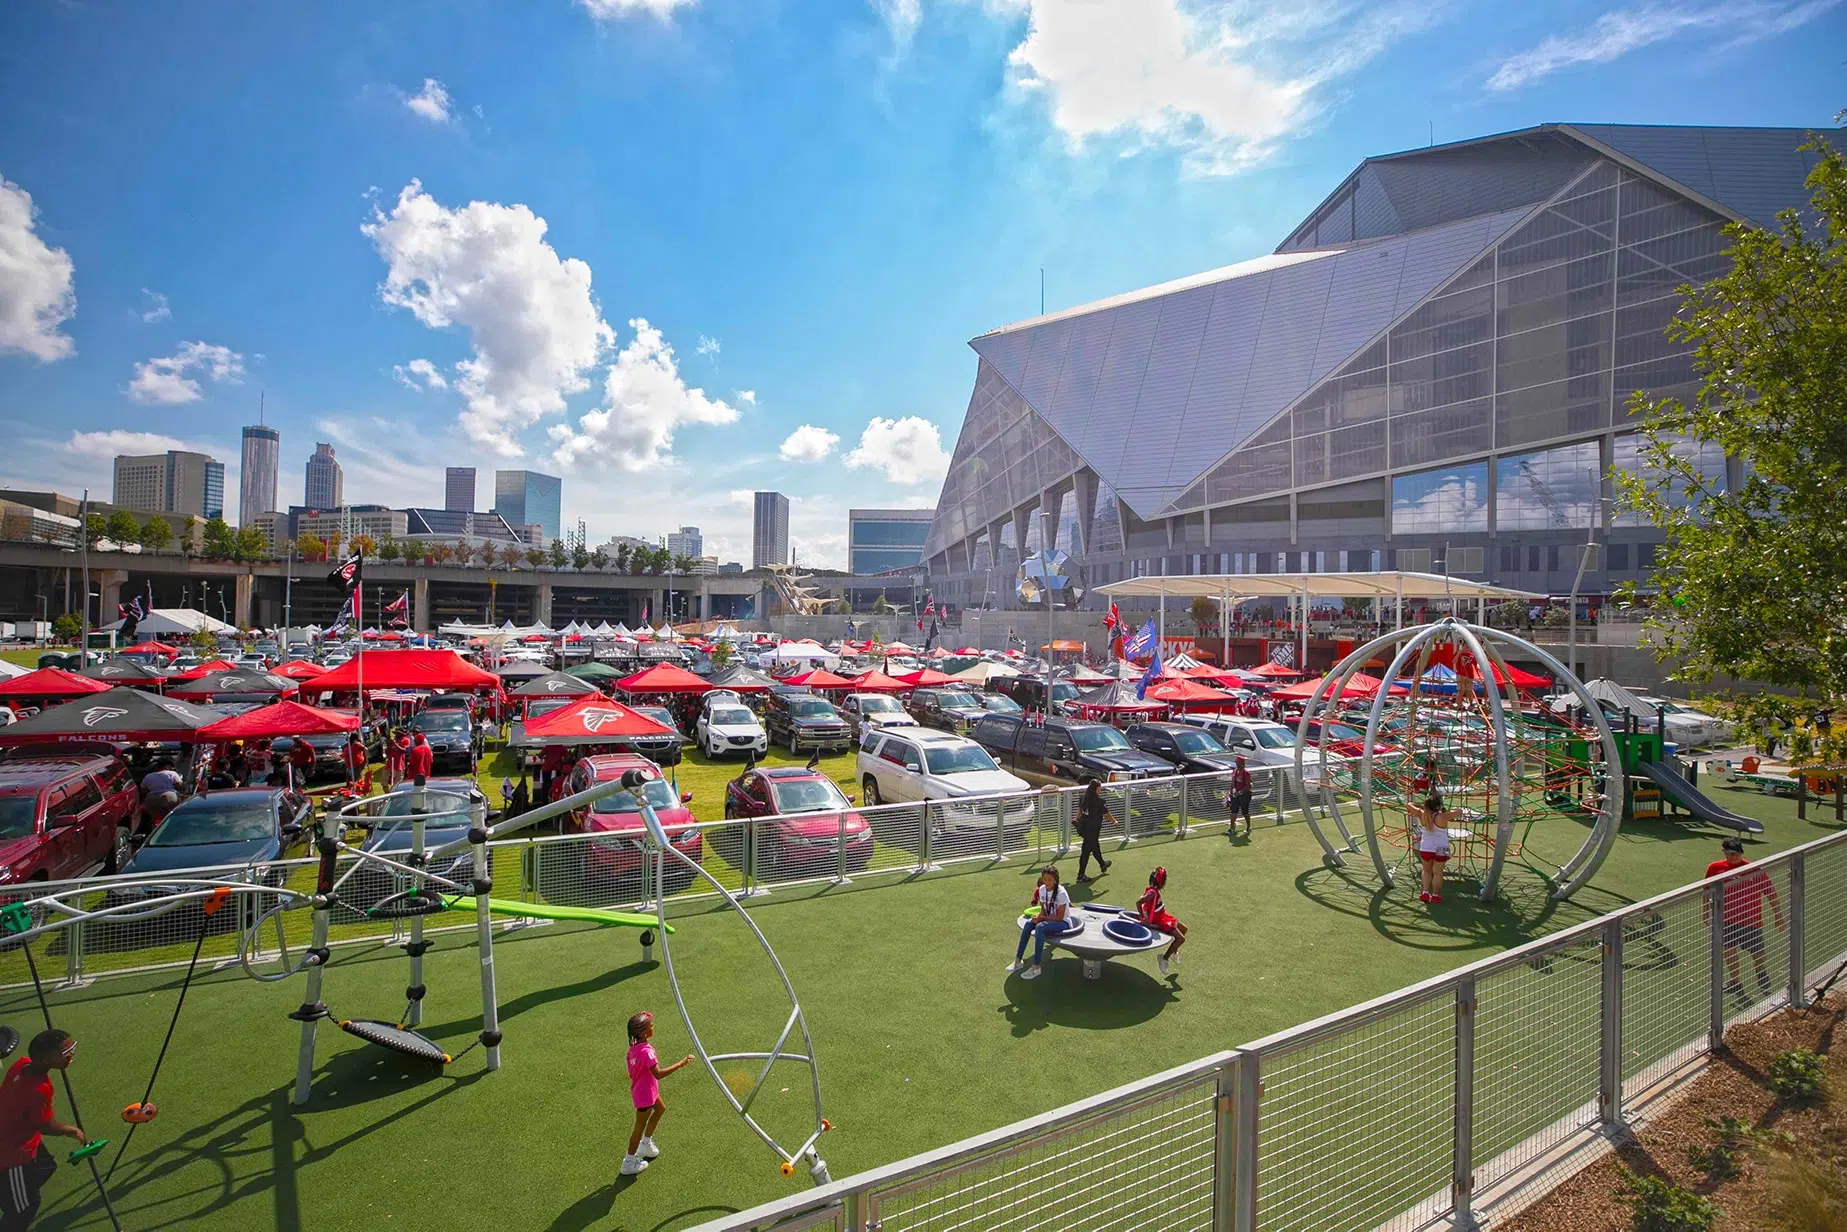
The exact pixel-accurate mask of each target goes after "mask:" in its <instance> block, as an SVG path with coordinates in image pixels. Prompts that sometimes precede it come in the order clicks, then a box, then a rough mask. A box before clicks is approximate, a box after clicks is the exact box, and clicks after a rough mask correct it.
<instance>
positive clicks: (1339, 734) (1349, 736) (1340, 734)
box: [1322, 723, 1366, 740]
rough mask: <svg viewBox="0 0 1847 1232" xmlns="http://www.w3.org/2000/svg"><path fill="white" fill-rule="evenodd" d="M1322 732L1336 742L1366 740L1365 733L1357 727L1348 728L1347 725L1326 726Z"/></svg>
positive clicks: (1334, 724) (1333, 724)
mask: <svg viewBox="0 0 1847 1232" xmlns="http://www.w3.org/2000/svg"><path fill="white" fill-rule="evenodd" d="M1322 732H1323V734H1325V735H1329V736H1332V737H1333V738H1334V739H1336V740H1364V739H1365V738H1366V733H1365V732H1363V731H1361V730H1360V729H1359V728H1357V727H1348V726H1347V725H1346V724H1345V723H1328V724H1325V725H1323V727H1322Z"/></svg>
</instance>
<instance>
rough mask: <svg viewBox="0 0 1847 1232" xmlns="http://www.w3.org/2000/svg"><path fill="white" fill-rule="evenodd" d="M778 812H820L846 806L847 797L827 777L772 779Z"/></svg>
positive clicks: (772, 789) (772, 788)
mask: <svg viewBox="0 0 1847 1232" xmlns="http://www.w3.org/2000/svg"><path fill="white" fill-rule="evenodd" d="M771 791H772V792H774V794H775V796H776V811H777V812H778V813H820V812H827V811H829V810H832V809H843V808H845V807H847V798H846V797H845V796H843V795H841V794H840V789H839V788H838V787H836V786H834V785H833V783H832V782H830V781H828V780H827V779H795V780H793V781H791V782H781V781H775V780H772V782H771Z"/></svg>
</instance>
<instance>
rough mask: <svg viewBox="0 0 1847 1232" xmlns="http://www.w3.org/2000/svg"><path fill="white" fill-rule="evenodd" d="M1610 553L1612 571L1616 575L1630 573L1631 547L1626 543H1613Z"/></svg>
mask: <svg viewBox="0 0 1847 1232" xmlns="http://www.w3.org/2000/svg"><path fill="white" fill-rule="evenodd" d="M1609 553H1610V569H1611V571H1612V572H1614V573H1627V572H1628V571H1629V545H1628V544H1626V543H1612V544H1610V545H1609Z"/></svg>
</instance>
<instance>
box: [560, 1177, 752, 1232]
mask: <svg viewBox="0 0 1847 1232" xmlns="http://www.w3.org/2000/svg"><path fill="white" fill-rule="evenodd" d="M640 1179H641V1178H640V1177H638V1176H618V1177H617V1178H616V1179H615V1180H614V1181H613V1182H612V1183H610V1184H608V1185H605V1186H603V1187H602V1188H601V1189H599V1190H597V1191H596V1192H595V1193H592V1194H587V1195H585V1196H584V1197H582V1198H579V1199H578V1200H577V1201H575V1202H573V1203H572V1204H571V1205H570V1206H568V1207H566V1208H565V1209H564V1211H563V1212H562V1213H561V1214H559V1216H558V1217H557V1218H556V1219H554V1220H552V1221H551V1223H549V1224H547V1225H546V1232H586V1230H587V1229H590V1228H602V1229H606V1232H642V1229H641V1228H639V1227H635V1226H633V1225H630V1224H626V1223H607V1222H605V1221H607V1220H609V1219H611V1218H613V1217H614V1215H615V1207H616V1200H617V1199H619V1198H620V1197H621V1196H622V1195H623V1194H625V1193H627V1192H628V1191H629V1188H630V1187H631V1186H633V1185H634V1184H635V1183H636V1182H637V1181H639V1180H640ZM737 1212H738V1208H737V1207H735V1206H693V1207H688V1208H687V1209H686V1210H683V1211H679V1212H676V1213H675V1214H672V1215H669V1216H667V1218H665V1219H663V1220H661V1221H660V1222H659V1223H657V1224H655V1225H654V1226H653V1227H652V1228H650V1229H647V1232H664V1230H665V1229H667V1228H685V1227H691V1226H692V1225H693V1224H695V1223H704V1222H705V1221H706V1220H708V1219H716V1218H718V1217H719V1216H721V1215H735V1214H737Z"/></svg>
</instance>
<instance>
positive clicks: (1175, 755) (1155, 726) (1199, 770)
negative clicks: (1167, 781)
mask: <svg viewBox="0 0 1847 1232" xmlns="http://www.w3.org/2000/svg"><path fill="white" fill-rule="evenodd" d="M1123 735H1125V736H1127V737H1128V738H1129V743H1130V744H1132V745H1134V746H1135V747H1136V748H1138V749H1140V750H1141V751H1142V752H1144V753H1153V754H1154V755H1155V756H1156V757H1159V758H1161V759H1163V760H1164V761H1168V762H1172V763H1173V765H1174V766H1175V767H1176V768H1178V769H1179V771H1180V773H1182V774H1219V773H1222V772H1224V771H1226V770H1236V769H1237V768H1238V761H1237V757H1236V755H1235V754H1232V753H1228V752H1226V751H1225V746H1224V745H1222V744H1220V743H1219V742H1218V741H1217V740H1216V739H1214V738H1213V736H1212V733H1211V732H1204V731H1201V730H1199V728H1197V727H1193V726H1190V725H1189V724H1186V723H1137V724H1135V725H1134V726H1132V727H1130V728H1129V729H1128V731H1126V732H1124V733H1123Z"/></svg>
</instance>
